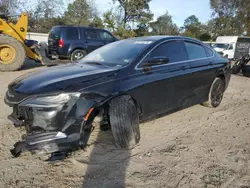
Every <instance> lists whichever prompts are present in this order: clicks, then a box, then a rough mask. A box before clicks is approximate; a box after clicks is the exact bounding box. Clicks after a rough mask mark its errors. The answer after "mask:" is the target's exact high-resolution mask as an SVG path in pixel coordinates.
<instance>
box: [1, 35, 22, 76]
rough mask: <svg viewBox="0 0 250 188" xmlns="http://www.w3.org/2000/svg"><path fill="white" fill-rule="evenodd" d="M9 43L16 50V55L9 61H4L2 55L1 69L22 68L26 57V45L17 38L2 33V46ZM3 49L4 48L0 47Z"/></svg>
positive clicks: (5, 70) (6, 70)
mask: <svg viewBox="0 0 250 188" xmlns="http://www.w3.org/2000/svg"><path fill="white" fill-rule="evenodd" d="M1 45H8V46H9V47H11V48H12V49H13V50H14V51H15V56H14V57H13V59H12V60H10V61H9V62H8V63H5V64H4V63H3V60H2V58H1V57H0V71H4V72H8V71H16V70H18V69H20V68H21V66H22V65H23V64H24V61H25V58H26V52H25V49H24V46H23V45H22V43H21V42H19V41H18V40H17V39H15V38H13V37H10V36H8V35H2V34H1V35H0V46H1ZM0 50H2V49H0Z"/></svg>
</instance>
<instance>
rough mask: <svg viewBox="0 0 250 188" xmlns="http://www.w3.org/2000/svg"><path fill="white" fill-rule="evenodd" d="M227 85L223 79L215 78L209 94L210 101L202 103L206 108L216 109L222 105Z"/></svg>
mask: <svg viewBox="0 0 250 188" xmlns="http://www.w3.org/2000/svg"><path fill="white" fill-rule="evenodd" d="M224 87H225V83H224V81H223V80H222V79H221V78H218V77H217V78H215V79H214V81H213V83H212V85H211V87H210V91H209V94H208V101H206V102H204V103H202V105H204V106H206V107H211V108H216V107H218V106H219V105H220V103H221V101H222V98H223V94H224Z"/></svg>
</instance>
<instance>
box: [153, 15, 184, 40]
mask: <svg viewBox="0 0 250 188" xmlns="http://www.w3.org/2000/svg"><path fill="white" fill-rule="evenodd" d="M150 26H151V28H152V34H154V35H178V34H179V28H178V26H177V25H176V24H175V23H174V22H173V20H172V16H170V15H169V13H168V12H166V13H165V14H164V15H162V16H160V17H158V18H157V20H156V21H155V22H152V23H151V24H150Z"/></svg>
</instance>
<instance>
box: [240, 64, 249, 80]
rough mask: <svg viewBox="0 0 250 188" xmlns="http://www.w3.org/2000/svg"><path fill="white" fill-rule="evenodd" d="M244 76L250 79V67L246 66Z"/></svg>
mask: <svg viewBox="0 0 250 188" xmlns="http://www.w3.org/2000/svg"><path fill="white" fill-rule="evenodd" d="M242 74H243V76H245V77H249V78H250V65H246V66H243V67H242Z"/></svg>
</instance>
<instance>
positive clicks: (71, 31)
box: [49, 27, 79, 40]
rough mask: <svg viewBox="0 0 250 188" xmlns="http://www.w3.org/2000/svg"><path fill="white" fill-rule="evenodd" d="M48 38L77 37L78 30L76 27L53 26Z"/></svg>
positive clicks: (68, 38)
mask: <svg viewBox="0 0 250 188" xmlns="http://www.w3.org/2000/svg"><path fill="white" fill-rule="evenodd" d="M49 38H52V39H60V38H63V39H65V40H74V39H79V32H78V28H77V27H54V28H52V30H51V31H50V34H49Z"/></svg>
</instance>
